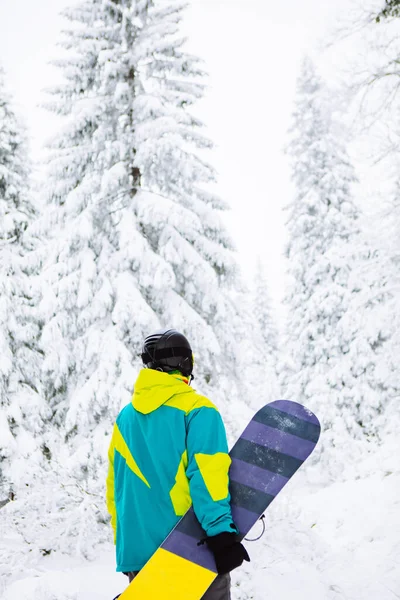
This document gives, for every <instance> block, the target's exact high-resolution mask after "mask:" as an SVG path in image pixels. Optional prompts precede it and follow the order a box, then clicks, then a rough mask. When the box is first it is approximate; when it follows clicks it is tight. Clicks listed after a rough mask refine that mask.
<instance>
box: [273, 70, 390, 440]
mask: <svg viewBox="0 0 400 600" xmlns="http://www.w3.org/2000/svg"><path fill="white" fill-rule="evenodd" d="M344 140H345V135H344V133H343V128H341V127H340V126H339V124H338V122H337V120H335V118H334V114H333V110H332V104H331V98H330V99H329V100H328V91H327V89H326V88H325V86H324V84H323V82H322V81H321V79H320V78H319V77H318V75H317V74H316V71H315V68H314V66H313V64H312V63H311V61H310V60H309V59H306V60H305V61H304V64H303V69H302V73H301V76H300V78H299V81H298V89H297V106H296V110H295V112H294V124H293V127H292V129H291V142H290V145H289V147H288V153H289V155H290V158H291V162H292V173H293V182H294V185H295V188H296V193H295V198H294V201H293V202H292V203H291V204H290V206H289V207H288V208H289V218H288V228H289V233H290V241H289V243H288V246H287V258H288V269H289V275H290V279H291V285H290V289H289V292H288V294H287V298H286V302H287V304H288V313H289V317H288V323H287V336H286V343H285V348H286V350H287V351H288V354H289V356H290V361H291V366H290V368H287V369H286V370H284V373H283V381H284V382H285V383H286V389H287V390H288V391H287V393H288V394H289V396H290V397H293V398H297V399H298V400H299V401H300V402H304V403H305V404H308V405H310V407H314V408H315V409H316V410H317V411H318V414H319V416H320V418H321V421H322V422H323V423H324V424H325V426H326V427H327V428H328V429H329V428H330V429H331V431H333V437H335V439H336V443H337V442H338V439H339V433H340V432H345V431H346V430H348V431H351V432H352V433H353V434H356V435H357V434H358V435H360V434H361V433H363V432H367V433H369V432H371V429H372V430H373V428H374V423H373V419H374V415H375V417H376V415H377V414H379V412H380V411H381V410H382V403H383V402H384V395H383V391H384V379H385V374H384V373H383V370H382V369H380V372H379V369H377V362H380V361H381V358H382V357H381V356H378V354H380V353H381V352H382V348H380V347H379V344H378V343H377V340H378V339H379V336H380V332H379V326H378V327H377V326H375V327H372V325H373V324H372V323H371V321H369V323H367V321H368V318H369V313H368V312H366V311H365V307H366V306H367V304H368V302H369V298H370V296H371V295H372V291H371V290H372V287H373V286H372V282H373V279H374V275H373V274H372V277H371V274H370V275H369V279H368V281H367V280H366V279H365V265H366V264H367V261H368V257H369V255H370V252H369V251H368V244H367V243H366V240H365V237H364V236H363V235H362V234H361V231H360V222H361V220H360V213H359V210H358V209H357V207H356V206H355V203H354V201H353V192H352V187H353V184H354V183H355V182H356V177H355V174H354V170H353V167H352V165H351V164H350V160H349V157H348V154H347V152H346V148H345V141H344ZM362 273H364V276H362V275H361V274H362ZM373 293H374V294H375V295H376V290H375V291H374V292H373ZM328 437H329V436H326V437H325V439H327V438H328Z"/></svg>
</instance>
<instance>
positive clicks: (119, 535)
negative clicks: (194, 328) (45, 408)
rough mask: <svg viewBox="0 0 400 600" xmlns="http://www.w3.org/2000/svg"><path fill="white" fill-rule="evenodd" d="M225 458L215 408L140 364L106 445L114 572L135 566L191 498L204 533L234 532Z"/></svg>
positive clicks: (222, 431) (179, 380) (179, 383)
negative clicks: (128, 401) (129, 398)
mask: <svg viewBox="0 0 400 600" xmlns="http://www.w3.org/2000/svg"><path fill="white" fill-rule="evenodd" d="M230 462H231V461H230V458H229V456H228V447H227V440H226V433H225V428H224V425H223V422H222V419H221V416H220V414H219V412H218V410H217V409H216V407H215V406H214V405H213V404H212V403H211V402H210V401H209V400H208V399H207V398H205V397H204V396H201V395H200V394H197V393H196V392H195V391H194V390H193V389H192V388H190V387H189V386H188V385H187V384H186V383H185V382H184V381H183V380H182V378H180V377H178V376H174V375H168V374H166V373H161V372H159V371H154V370H150V369H144V370H142V371H141V372H140V374H139V377H138V379H137V381H136V384H135V391H134V395H133V399H132V403H131V404H129V405H128V406H126V407H125V408H124V409H123V410H122V411H121V412H120V414H119V415H118V418H117V421H116V423H115V426H114V431H113V436H112V440H111V444H110V449H109V473H108V478H107V506H108V510H109V512H110V514H111V523H112V525H113V529H114V536H115V543H116V555H117V571H123V572H127V571H138V570H140V569H141V568H142V567H143V566H144V564H145V563H146V562H147V560H148V559H149V558H150V557H151V555H152V554H153V553H154V552H155V551H156V549H157V548H158V547H159V546H160V545H161V543H162V542H163V540H164V539H165V538H166V536H167V535H168V534H169V533H170V531H171V529H173V527H174V526H175V525H176V524H177V522H178V521H179V519H180V518H181V516H182V515H184V514H185V512H186V511H187V510H188V508H189V507H190V506H191V504H192V503H193V508H194V511H195V513H196V516H197V518H198V519H199V521H200V524H201V525H202V527H203V529H204V531H205V533H206V535H216V534H218V533H221V532H223V531H230V532H232V531H234V530H235V529H234V525H233V521H232V514H231V508H230V496H229V479H228V471H229V466H230Z"/></svg>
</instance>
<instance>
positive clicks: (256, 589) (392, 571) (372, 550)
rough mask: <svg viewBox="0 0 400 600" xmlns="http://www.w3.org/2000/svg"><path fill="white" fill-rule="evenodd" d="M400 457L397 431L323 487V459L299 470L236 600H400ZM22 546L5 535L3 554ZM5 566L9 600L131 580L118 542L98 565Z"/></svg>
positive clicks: (82, 597)
mask: <svg viewBox="0 0 400 600" xmlns="http://www.w3.org/2000/svg"><path fill="white" fill-rule="evenodd" d="M396 449H397V452H396ZM398 455H399V453H398V444H397V440H396V439H395V437H394V436H393V439H392V440H391V441H389V442H388V443H387V444H385V445H384V447H382V448H381V449H380V450H379V451H376V452H373V453H370V454H368V455H364V457H363V459H362V460H360V461H357V462H358V464H353V465H352V467H351V468H349V469H347V470H346V469H344V470H343V472H342V474H341V476H340V477H336V481H335V482H333V483H331V484H328V485H326V484H325V485H324V487H321V486H320V485H319V484H318V480H319V476H320V475H321V473H320V469H321V465H320V466H318V464H317V465H314V466H312V467H311V468H309V469H308V470H304V472H302V473H301V474H298V475H296V477H295V478H293V480H292V481H291V482H290V483H289V484H288V486H287V487H286V488H285V490H284V491H283V492H282V494H281V496H279V498H277V500H276V501H275V502H274V503H273V504H272V505H271V507H270V508H269V509H268V511H267V513H266V517H267V518H266V525H267V528H266V532H265V534H264V537H263V538H262V540H260V541H258V542H253V543H250V542H248V543H247V548H248V550H249V553H250V556H251V559H252V562H251V563H250V564H249V565H247V564H246V566H245V567H243V568H241V569H239V570H237V571H236V572H234V573H233V576H232V579H233V586H232V592H233V593H232V597H233V600H250V599H254V600H268V599H274V600H275V599H279V600H293V599H296V600H325V599H326V600H343V599H345V600H395V599H396V598H400V463H399V460H398ZM7 512H8V511H7V509H2V511H1V512H0V517H1V519H4V518H6V515H7ZM259 529H260V530H261V525H259V526H256V527H255V528H254V530H253V532H252V533H251V535H250V536H249V537H256V535H257V534H258V533H259ZM3 531H4V530H3ZM18 543H21V542H18V539H17V538H15V539H12V538H11V537H10V536H9V537H8V538H7V537H6V538H4V537H3V539H1V540H0V546H1V547H2V551H3V552H2V554H1V556H3V557H4V556H6V554H4V549H5V548H7V545H8V546H9V548H10V550H11V545H13V546H14V548H13V550H14V551H15V544H18ZM3 561H4V558H3ZM4 562H6V561H4ZM0 573H1V575H2V587H0V598H1V600H111V599H112V598H113V597H114V596H115V595H116V594H117V593H119V592H120V591H122V589H123V588H124V585H125V582H126V579H125V577H124V576H123V575H120V574H117V573H115V572H114V553H113V548H112V547H111V545H110V546H103V549H102V550H101V551H99V552H98V555H97V558H96V559H95V560H93V561H91V562H87V561H85V560H84V559H79V558H70V557H68V556H63V555H60V554H57V553H53V554H51V555H50V556H48V557H41V558H40V559H39V560H38V561H37V564H32V562H30V563H29V566H26V565H24V564H21V565H20V568H18V565H15V563H14V564H13V565H12V576H11V577H9V574H10V569H8V570H7V564H0Z"/></svg>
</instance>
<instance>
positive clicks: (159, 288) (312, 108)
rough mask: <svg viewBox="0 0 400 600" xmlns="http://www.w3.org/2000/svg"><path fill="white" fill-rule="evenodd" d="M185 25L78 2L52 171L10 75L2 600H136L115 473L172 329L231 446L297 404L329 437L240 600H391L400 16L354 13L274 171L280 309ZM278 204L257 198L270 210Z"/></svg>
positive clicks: (69, 22)
mask: <svg viewBox="0 0 400 600" xmlns="http://www.w3.org/2000/svg"><path fill="white" fill-rule="evenodd" d="M299 2H300V0H299ZM368 4H369V6H367V5H368ZM186 10H187V8H186V6H185V5H183V4H181V3H180V2H179V3H178V2H175V1H174V0H162V1H161V0H79V1H77V2H75V4H73V3H71V6H70V7H69V8H66V9H65V10H64V11H63V20H64V28H63V30H62V31H60V32H58V50H57V54H55V56H56V58H53V59H52V57H51V56H49V61H51V62H52V65H53V66H54V68H55V69H56V70H57V72H58V73H59V76H60V79H59V82H57V83H54V82H49V85H48V87H47V89H46V90H44V91H43V97H42V104H43V106H44V107H45V109H46V110H47V111H48V112H49V114H52V115H56V116H57V119H58V121H57V122H58V123H59V124H60V126H59V128H58V129H57V131H54V135H52V137H51V139H48V140H47V142H46V144H45V147H44V149H43V152H41V154H40V158H38V156H36V155H35V153H33V152H32V151H31V149H30V143H29V136H30V132H29V119H28V118H27V116H26V115H24V114H21V111H20V110H18V106H17V103H16V102H15V99H14V96H13V92H12V86H11V85H10V82H9V76H8V73H7V69H6V68H5V67H4V66H2V65H1V62H2V60H1V58H2V57H1V56H0V598H1V599H2V600H11V599H12V600H95V599H96V600H106V599H109V600H111V599H112V598H113V597H114V596H115V595H116V594H118V593H120V592H121V591H122V590H123V588H124V586H125V585H126V581H125V578H124V577H123V576H122V575H121V574H117V573H115V558H114V546H113V536H112V530H111V527H110V517H109V515H108V513H107V509H106V505H105V478H106V470H107V450H108V446H109V443H110V437H111V432H112V428H113V424H114V422H115V419H116V416H117V414H118V413H119V411H120V410H121V408H122V407H123V406H125V405H126V404H128V403H129V402H130V400H131V396H132V390H133V384H134V382H135V379H136V377H137V375H138V373H139V371H140V369H141V368H142V361H141V352H142V343H143V340H144V338H145V336H146V335H148V334H149V333H151V332H152V331H154V330H157V329H159V328H161V327H174V328H176V329H178V330H180V331H182V332H183V333H184V334H185V335H186V336H187V338H188V339H189V340H190V342H191V344H192V347H193V350H194V356H195V369H194V373H195V381H194V384H193V385H194V387H195V388H196V389H197V390H198V391H200V392H201V393H202V394H204V395H206V396H207V397H209V398H211V399H212V400H213V402H215V403H216V405H217V406H218V408H219V410H220V412H221V414H222V416H223V419H224V422H225V426H226V429H227V434H228V440H229V443H230V445H232V444H233V443H234V441H235V440H236V438H237V437H238V435H239V434H240V433H241V431H242V430H243V428H244V426H245V425H246V424H247V422H248V421H249V419H250V418H251V416H252V414H253V413H254V412H255V411H256V410H258V409H259V408H260V407H261V406H263V405H264V404H266V403H267V402H271V401H273V400H275V399H278V398H280V399H283V398H285V399H291V400H294V401H296V402H299V403H301V404H303V405H305V406H307V407H308V408H309V409H311V410H312V411H313V412H315V414H316V415H317V416H318V418H319V420H320V422H321V425H322V434H321V439H320V441H319V444H318V446H317V449H316V451H315V452H314V454H313V455H312V458H311V459H310V460H309V461H308V463H307V465H306V466H305V467H304V468H303V469H302V470H301V472H299V473H298V474H297V475H296V476H295V477H294V478H293V481H291V482H290V483H289V484H288V486H287V488H286V489H285V490H284V491H283V492H282V494H281V495H280V497H279V498H278V499H277V500H276V501H275V502H274V503H273V504H272V505H271V507H270V508H269V509H268V511H267V512H266V532H265V534H264V536H263V537H262V538H261V539H260V540H259V541H257V542H248V543H246V547H247V549H248V552H249V554H250V557H251V562H250V563H246V564H245V565H243V566H242V567H241V568H240V569H237V570H236V571H234V572H233V573H232V584H233V585H232V598H233V600H250V599H253V600H267V599H269V598H280V599H281V600H289V599H290V600H291V599H292V598H294V597H295V598H296V599H297V600H305V599H307V600H375V599H376V600H395V598H399V597H400V500H399V498H400V463H399V458H398V457H399V455H400V446H399V441H398V429H399V427H400V407H399V401H400V368H399V367H398V364H397V360H398V357H399V355H400V241H399V240H400V177H399V166H400V119H399V114H400V89H399V83H398V82H399V77H400V68H399V64H400V58H399V57H400V0H374V1H372V0H371V2H370V3H368V2H366V3H363V6H362V7H360V6H358V4H356V5H355V8H354V11H352V12H351V14H350V12H349V14H348V15H345V16H343V18H342V19H341V20H340V21H339V22H338V23H336V24H334V26H333V27H332V28H331V33H330V36H329V39H326V40H324V45H323V51H321V52H320V53H315V55H313V54H309V55H305V56H303V57H302V60H301V63H300V67H299V70H298V73H297V81H296V82H295V83H294V84H293V85H294V86H295V95H294V103H293V106H292V110H291V115H288V122H287V139H286V145H285V148H284V150H283V149H282V148H281V147H278V146H277V148H276V152H277V153H282V152H284V156H285V160H286V161H287V164H288V168H289V170H290V185H291V189H292V190H293V193H292V194H291V196H284V197H282V198H279V202H281V206H282V212H283V215H284V216H283V218H284V222H285V227H286V236H287V238H286V243H285V250H284V255H283V256H282V263H283V264H284V265H285V267H284V271H285V291H284V297H283V298H279V299H276V298H275V297H273V294H272V293H271V282H270V281H269V277H268V269H267V268H266V267H265V261H264V257H263V256H262V255H261V256H260V255H258V253H257V252H254V256H253V259H252V263H253V265H252V269H251V270H250V276H249V274H248V273H247V272H246V270H245V269H243V267H242V264H241V261H240V257H239V253H238V250H237V244H236V240H235V239H234V236H233V235H232V233H231V231H230V229H229V226H228V223H227V214H229V212H230V211H231V207H230V202H229V198H226V197H223V195H222V194H220V193H219V188H218V172H217V169H216V167H215V164H214V159H213V156H214V151H215V148H214V140H213V139H211V138H210V136H209V132H208V129H207V123H204V122H203V120H202V119H201V118H200V117H199V116H198V113H197V109H196V107H197V106H198V104H199V103H201V102H202V100H203V99H204V98H205V97H207V94H208V85H209V84H208V75H207V73H208V65H207V64H206V63H205V62H204V61H203V58H202V57H201V56H196V55H194V54H192V53H191V52H190V50H188V48H187V40H186V37H185V34H184V32H183V30H182V22H183V20H184V18H185V11H186ZM332 57H335V61H333V62H332ZM268 60H273V57H266V58H265V61H266V65H267V66H268ZM328 66H329V68H328ZM332 73H333V75H332ZM238 151H239V148H238ZM240 151H241V152H243V151H244V150H243V149H240ZM38 173H39V175H38ZM234 176H235V174H234V173H232V177H234ZM285 189H286V188H285ZM261 196H262V194H261V195H260V198H261ZM277 201H278V199H276V198H268V197H266V198H263V199H262V202H263V203H264V204H266V205H267V209H266V210H267V211H268V203H272V202H277ZM243 202H246V199H243ZM255 219H257V215H255ZM253 267H254V268H253ZM277 304H279V305H281V310H278V311H277ZM278 313H279V314H278ZM259 533H260V532H259V529H258V526H256V527H255V528H254V530H253V531H252V532H251V535H250V537H257V536H258V534H259Z"/></svg>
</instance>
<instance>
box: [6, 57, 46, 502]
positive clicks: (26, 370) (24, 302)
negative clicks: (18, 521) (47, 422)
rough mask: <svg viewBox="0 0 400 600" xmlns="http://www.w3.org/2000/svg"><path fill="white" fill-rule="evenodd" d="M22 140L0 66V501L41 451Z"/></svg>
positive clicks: (26, 171)
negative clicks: (39, 447)
mask: <svg viewBox="0 0 400 600" xmlns="http://www.w3.org/2000/svg"><path fill="white" fill-rule="evenodd" d="M29 170H30V168H29V159H28V152H27V139H26V136H25V132H24V129H23V127H22V125H21V123H20V122H19V120H18V118H17V116H16V113H15V110H14V108H13V106H12V99H11V95H10V93H9V92H8V91H7V88H6V81H5V73H4V71H3V69H2V67H1V66H0V357H1V360H0V500H2V499H3V498H2V494H4V493H5V492H6V491H7V488H13V489H14V490H16V488H18V484H19V479H20V476H21V474H22V473H27V469H26V467H25V463H26V457H27V456H29V455H32V453H35V452H38V453H39V454H40V450H39V449H38V446H40V442H39V441H38V440H35V434H37V433H39V432H40V431H41V428H42V425H43V419H42V416H43V415H42V413H41V411H42V409H43V406H42V405H41V401H40V395H39V391H38V375H39V360H38V353H37V351H36V350H35V340H36V339H37V335H38V330H37V327H36V326H35V324H34V321H35V319H34V316H33V314H32V310H33V307H32V303H33V297H32V294H33V291H32V288H31V284H30V281H29V277H28V276H29V275H30V274H31V273H30V268H29V265H28V263H27V261H26V255H27V253H28V252H29V250H30V248H31V242H29V241H28V239H27V236H26V233H25V232H26V229H27V226H28V224H29V222H30V221H31V220H32V219H33V217H34V214H35V211H34V207H33V204H32V203H31V201H30V192H29Z"/></svg>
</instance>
